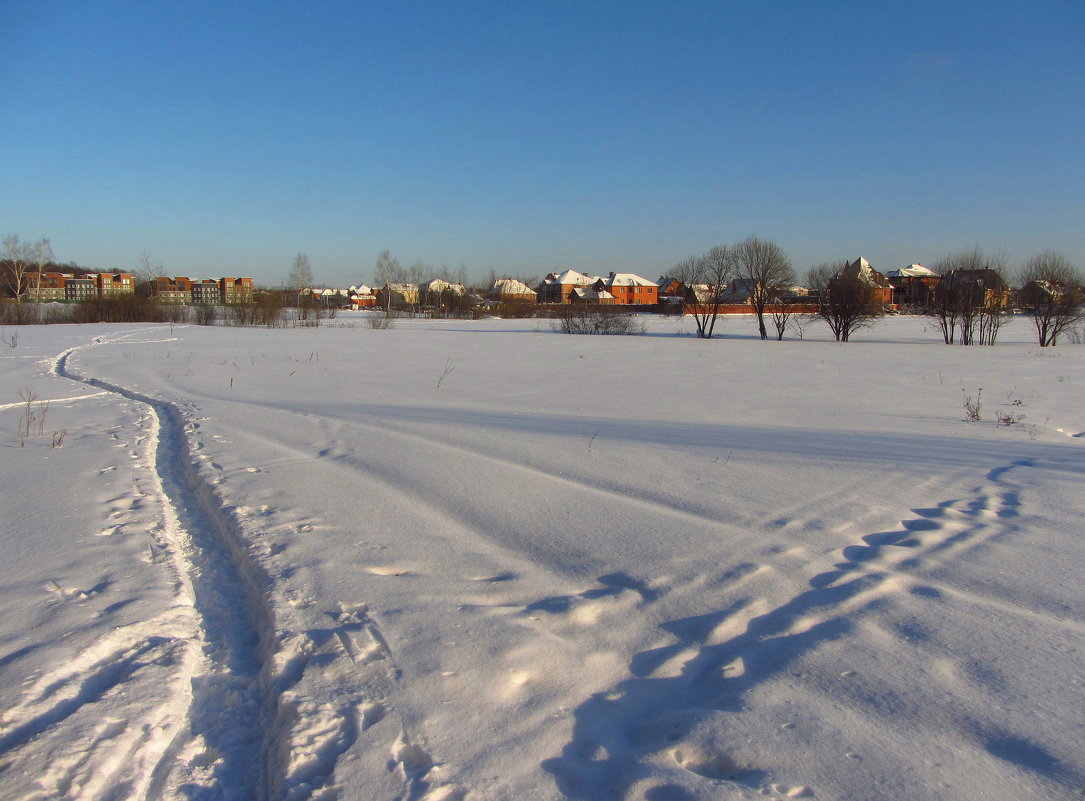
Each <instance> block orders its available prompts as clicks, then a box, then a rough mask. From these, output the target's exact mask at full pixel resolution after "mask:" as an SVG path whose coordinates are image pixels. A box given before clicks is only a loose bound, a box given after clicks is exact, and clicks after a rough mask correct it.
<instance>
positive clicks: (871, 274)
mask: <svg viewBox="0 0 1085 801" xmlns="http://www.w3.org/2000/svg"><path fill="white" fill-rule="evenodd" d="M838 277H841V278H857V279H858V280H859V281H862V282H863V283H865V284H870V285H871V286H880V287H885V286H888V284H889V282H888V281H887V280H886V278H885V276H884V275H882V274H881V273H880V272H878V271H877V270H875V269H874V268H873V267H871V266H870V262H869V261H867V260H866V259H864V258H863V257H862V256H860V257H859V258H857V259H856V260H855V261H853V262H851V263H850V264H848V265H846V266H845V267H844V269H843V270H841V271H840V274H839V276H838Z"/></svg>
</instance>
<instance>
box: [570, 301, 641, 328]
mask: <svg viewBox="0 0 1085 801" xmlns="http://www.w3.org/2000/svg"><path fill="white" fill-rule="evenodd" d="M556 316H557V320H556V321H555V322H554V330H555V331H557V332H558V333H561V334H603V335H608V334H609V335H637V334H643V333H644V324H643V323H642V322H640V321H639V320H637V319H636V318H635V317H634V316H633V315H631V314H629V313H628V312H625V311H623V310H621V309H619V308H615V307H613V306H569V307H568V308H562V309H559V310H558V312H557V315H556Z"/></svg>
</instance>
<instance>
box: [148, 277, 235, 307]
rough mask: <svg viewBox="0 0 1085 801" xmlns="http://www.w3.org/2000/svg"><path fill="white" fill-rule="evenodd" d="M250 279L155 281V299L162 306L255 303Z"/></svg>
mask: <svg viewBox="0 0 1085 801" xmlns="http://www.w3.org/2000/svg"><path fill="white" fill-rule="evenodd" d="M253 296H254V291H253V283H252V279H251V278H201V279H199V280H194V279H192V278H189V277H187V276H176V277H173V278H169V277H167V276H164V275H163V276H159V277H158V278H155V279H154V297H155V299H156V300H157V301H158V302H159V303H177V304H193V305H197V306H206V305H214V306H217V305H220V304H223V303H227V304H229V303H252V301H253Z"/></svg>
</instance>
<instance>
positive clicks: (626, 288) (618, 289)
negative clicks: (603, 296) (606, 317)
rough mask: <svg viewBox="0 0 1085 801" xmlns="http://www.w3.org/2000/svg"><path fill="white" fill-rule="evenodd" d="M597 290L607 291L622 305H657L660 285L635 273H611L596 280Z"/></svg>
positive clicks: (595, 286)
mask: <svg viewBox="0 0 1085 801" xmlns="http://www.w3.org/2000/svg"><path fill="white" fill-rule="evenodd" d="M594 288H595V290H596V291H605V292H607V293H609V294H610V296H611V297H612V298H613V299H614V301H613V302H614V303H616V304H618V305H621V306H655V305H656V303H658V302H659V285H658V284H656V283H655V282H654V281H649V280H648V279H647V278H641V277H640V276H639V275H634V274H633V273H611V274H610V275H608V276H607V277H606V278H600V279H598V280H596V281H595V284H594Z"/></svg>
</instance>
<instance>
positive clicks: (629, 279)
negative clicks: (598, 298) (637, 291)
mask: <svg viewBox="0 0 1085 801" xmlns="http://www.w3.org/2000/svg"><path fill="white" fill-rule="evenodd" d="M603 283H605V284H606V285H607V286H658V284H656V282H655V281H649V280H648V279H647V278H641V277H640V276H639V275H636V274H634V273H611V274H610V275H609V276H607V278H605V279H603Z"/></svg>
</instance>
